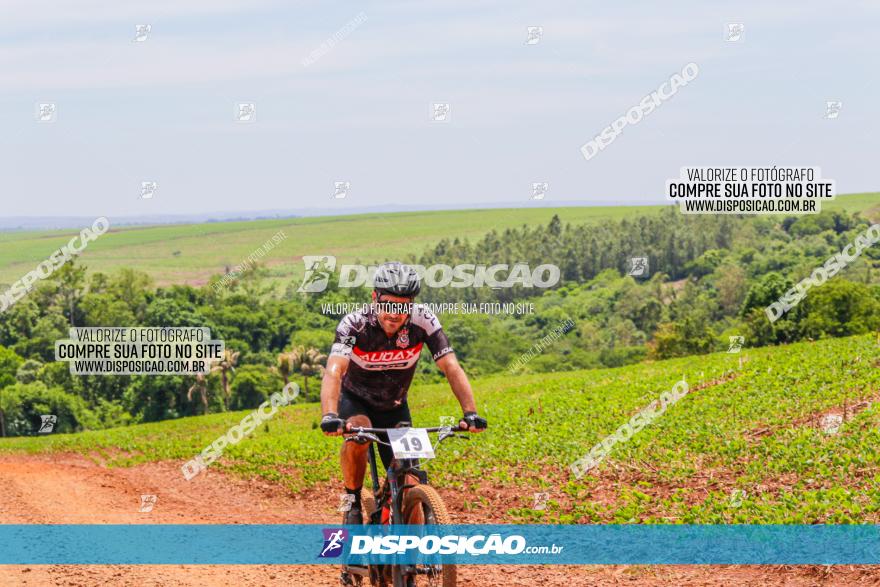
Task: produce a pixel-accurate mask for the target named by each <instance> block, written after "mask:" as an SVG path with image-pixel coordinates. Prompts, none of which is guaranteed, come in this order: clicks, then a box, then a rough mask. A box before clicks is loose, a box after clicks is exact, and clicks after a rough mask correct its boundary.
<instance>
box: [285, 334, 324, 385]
mask: <svg viewBox="0 0 880 587" xmlns="http://www.w3.org/2000/svg"><path fill="white" fill-rule="evenodd" d="M290 354H291V362H292V366H293V370H294V371H299V373H300V374H301V375H302V376H303V387H304V390H305V395H306V397H309V377H314V376H319V377H320V376H322V375H323V374H324V364H323V363H324V361H326V360H327V355H324V354H322V353H321V351H319V350H318V349H316V348H309V349H306V348H305V347H304V346H298V347H296V348H294V349H293V351H291V353H290Z"/></svg>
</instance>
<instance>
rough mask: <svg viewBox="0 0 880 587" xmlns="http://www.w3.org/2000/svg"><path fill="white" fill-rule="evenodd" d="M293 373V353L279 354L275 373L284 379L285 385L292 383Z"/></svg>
mask: <svg viewBox="0 0 880 587" xmlns="http://www.w3.org/2000/svg"><path fill="white" fill-rule="evenodd" d="M292 371H293V357H292V356H291V353H279V355H278V357H277V362H276V363H275V372H276V373H278V374H279V375H281V378H282V379H284V385H287V384H288V383H289V382H290V373H291V372H292Z"/></svg>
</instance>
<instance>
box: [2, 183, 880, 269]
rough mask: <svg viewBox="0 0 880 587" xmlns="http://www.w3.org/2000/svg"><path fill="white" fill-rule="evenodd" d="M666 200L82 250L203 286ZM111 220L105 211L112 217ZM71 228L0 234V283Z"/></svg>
mask: <svg viewBox="0 0 880 587" xmlns="http://www.w3.org/2000/svg"><path fill="white" fill-rule="evenodd" d="M878 205H880V194H877V193H871V194H853V195H847V196H839V197H838V198H837V199H836V200H835V201H833V202H830V203H827V204H825V206H824V208H823V209H828V210H840V209H845V210H848V211H850V212H862V211H866V210H872V213H877V212H878ZM663 208H665V206H607V207H599V206H597V207H560V208H520V209H487V210H456V211H438V212H402V213H394V214H361V215H350V216H322V217H307V218H286V219H278V220H254V221H247V222H217V223H205V224H178V225H164V226H148V227H124V228H119V229H115V228H111V230H110V232H108V233H107V234H105V235H103V236H102V237H101V238H99V239H98V240H96V241H94V242H92V243H90V244H89V246H88V248H87V249H86V251H85V252H84V253H83V255H82V260H83V262H84V263H85V264H86V265H88V266H89V269H90V270H91V271H101V272H105V273H112V272H113V271H114V270H116V269H118V268H121V267H131V268H135V269H138V270H140V271H144V272H146V273H148V274H149V275H151V276H152V277H153V279H154V280H155V282H156V284H157V285H168V284H190V285H202V284H204V283H206V282H207V280H208V278H209V277H210V276H211V275H215V274H223V273H224V268H225V266H227V265H228V266H235V265H237V264H239V263H241V262H242V261H244V260H245V259H246V258H247V257H248V255H250V254H252V253H253V251H254V250H255V249H257V248H258V247H260V246H261V245H262V244H263V243H264V242H266V241H268V240H270V239H271V237H272V236H273V235H274V234H276V233H277V232H278V231H279V230H282V231H284V234H285V235H286V237H287V238H286V239H284V240H282V241H281V242H280V243H279V244H278V246H276V247H275V248H274V249H273V250H272V251H271V252H269V254H268V255H266V256H265V257H264V258H263V261H264V262H265V263H266V264H267V265H268V267H269V268H270V270H271V277H272V278H274V279H275V280H279V279H284V280H285V281H291V280H294V281H296V280H298V279H299V278H301V276H302V273H303V267H302V262H301V258H302V256H303V255H316V254H322V255H334V256H336V257H337V259H338V261H339V262H340V263H350V262H354V261H355V260H356V259H360V260H363V261H365V262H369V261H372V260H378V259H383V260H384V259H389V258H392V257H394V256H403V255H404V254H407V253H420V252H422V251H423V250H424V249H425V247H426V246H428V245H432V244H435V243H436V242H437V241H439V240H440V239H441V238H444V237H448V236H450V235H454V236H456V237H458V238H462V239H463V238H469V239H471V240H475V239H478V238H480V237H482V236H483V235H484V234H485V233H486V232H488V231H489V230H491V229H492V228H495V229H498V230H504V229H505V228H513V227H517V226H521V225H522V224H524V223H528V224H529V225H536V224H545V223H547V222H548V221H549V220H550V219H551V218H552V217H553V215H558V216H559V217H560V219H561V220H562V221H563V222H564V223H565V222H571V223H573V224H579V223H584V222H596V223H599V222H603V221H607V220H620V219H623V218H628V217H632V216H636V215H640V214H645V213H651V212H659V211H660V210H662V209H663ZM110 221H111V223H112V218H111V219H110ZM73 234H75V231H36V232H5V233H0V284H11V283H13V282H14V281H16V280H18V279H20V278H21V277H22V276H23V275H25V274H26V273H27V272H28V271H31V270H32V269H33V268H34V267H35V266H36V265H37V264H38V263H40V262H42V261H44V260H45V259H47V258H48V257H49V255H51V254H52V252H53V251H55V250H57V249H58V248H59V247H60V246H62V245H63V244H65V243H66V242H67V241H68V240H69V239H70V238H71V236H73Z"/></svg>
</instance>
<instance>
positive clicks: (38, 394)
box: [0, 381, 99, 436]
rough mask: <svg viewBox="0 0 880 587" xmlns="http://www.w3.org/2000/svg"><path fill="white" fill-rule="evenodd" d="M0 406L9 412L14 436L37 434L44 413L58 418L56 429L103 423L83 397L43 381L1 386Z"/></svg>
mask: <svg viewBox="0 0 880 587" xmlns="http://www.w3.org/2000/svg"><path fill="white" fill-rule="evenodd" d="M0 410H2V411H3V412H4V413H5V414H7V419H8V422H7V427H8V430H7V432H8V433H9V435H10V436H21V435H32V434H37V433H38V431H39V430H40V426H41V423H42V418H41V417H40V416H44V415H53V416H55V418H56V421H55V423H54V426H53V430H52V432H78V431H81V430H84V429H94V428H97V427H98V424H99V422H98V419H97V418H96V417H95V415H94V414H93V413H92V412H91V411H90V410H89V409H88V408H87V407H86V403H85V402H84V401H83V399H82V398H80V397H77V396H75V395H71V394H69V393H65V392H64V391H63V390H62V389H61V388H58V387H47V386H46V384H45V383H43V382H42V381H35V382H33V383H15V384H13V385H10V386H8V387H5V388H3V389H2V390H0Z"/></svg>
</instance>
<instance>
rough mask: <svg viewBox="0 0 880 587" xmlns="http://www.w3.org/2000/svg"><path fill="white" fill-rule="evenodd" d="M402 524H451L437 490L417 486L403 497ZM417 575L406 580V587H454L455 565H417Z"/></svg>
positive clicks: (407, 491)
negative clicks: (427, 586)
mask: <svg viewBox="0 0 880 587" xmlns="http://www.w3.org/2000/svg"><path fill="white" fill-rule="evenodd" d="M403 523H404V524H419V525H421V524H451V523H452V518H450V517H449V512H447V511H446V504H444V503H443V499H442V498H441V497H440V494H439V493H437V490H436V489H434V488H433V487H431V486H430V485H417V486H415V487H411V488H409V489H407V490H406V493H405V495H404V496H403ZM416 570H417V571H418V573H416V574H414V575H411V576H410V577H408V578H407V582H406V583H405V585H406V586H407V587H417V586H421V585H430V586H431V587H435V586H436V587H455V585H456V571H455V565H419V566H418V567H416Z"/></svg>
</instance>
